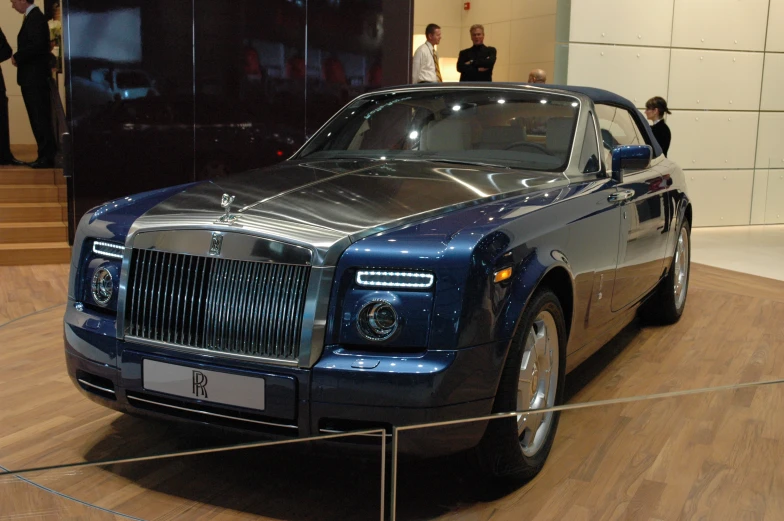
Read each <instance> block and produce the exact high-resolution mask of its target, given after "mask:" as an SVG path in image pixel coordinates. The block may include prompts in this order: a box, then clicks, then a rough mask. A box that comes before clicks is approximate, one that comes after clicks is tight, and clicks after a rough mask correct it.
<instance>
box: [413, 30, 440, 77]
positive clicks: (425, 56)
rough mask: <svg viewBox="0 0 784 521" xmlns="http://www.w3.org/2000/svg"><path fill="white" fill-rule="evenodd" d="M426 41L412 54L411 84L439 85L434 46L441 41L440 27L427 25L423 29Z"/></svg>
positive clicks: (438, 71) (438, 70)
mask: <svg viewBox="0 0 784 521" xmlns="http://www.w3.org/2000/svg"><path fill="white" fill-rule="evenodd" d="M425 38H427V41H426V42H425V43H423V44H422V45H420V46H419V47H418V48H417V50H416V52H414V61H413V63H412V65H411V83H441V82H442V81H444V80H442V79H441V68H440V67H439V66H438V52H437V51H436V45H438V43H439V42H440V41H441V27H439V26H437V25H436V24H427V27H426V28H425Z"/></svg>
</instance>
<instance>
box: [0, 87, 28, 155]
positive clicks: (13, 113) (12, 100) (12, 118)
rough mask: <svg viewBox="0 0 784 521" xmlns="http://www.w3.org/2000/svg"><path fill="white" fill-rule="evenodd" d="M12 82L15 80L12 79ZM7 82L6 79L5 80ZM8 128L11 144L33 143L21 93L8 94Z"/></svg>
mask: <svg viewBox="0 0 784 521" xmlns="http://www.w3.org/2000/svg"><path fill="white" fill-rule="evenodd" d="M13 81H14V83H15V82H16V80H13ZM5 82H6V84H7V83H9V81H8V79H6V80H5ZM8 128H9V129H10V133H11V144H12V145H33V144H35V136H33V129H32V128H31V127H30V118H29V117H28V116H27V109H26V108H25V104H24V100H23V99H22V95H21V94H19V95H11V94H9V95H8Z"/></svg>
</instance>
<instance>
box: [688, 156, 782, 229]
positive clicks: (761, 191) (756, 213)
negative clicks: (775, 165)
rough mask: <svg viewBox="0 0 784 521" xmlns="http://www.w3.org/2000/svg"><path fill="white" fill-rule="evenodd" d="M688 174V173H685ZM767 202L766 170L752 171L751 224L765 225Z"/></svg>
mask: <svg viewBox="0 0 784 521" xmlns="http://www.w3.org/2000/svg"><path fill="white" fill-rule="evenodd" d="M687 173H688V172H687ZM767 201H768V170H764V169H757V170H754V188H753V189H752V192H751V223H750V224H765V205H766V203H767Z"/></svg>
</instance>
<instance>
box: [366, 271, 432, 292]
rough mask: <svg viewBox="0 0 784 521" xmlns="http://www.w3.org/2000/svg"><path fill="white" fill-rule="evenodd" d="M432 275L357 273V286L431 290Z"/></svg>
mask: <svg viewBox="0 0 784 521" xmlns="http://www.w3.org/2000/svg"><path fill="white" fill-rule="evenodd" d="M434 280H435V276H433V274H432V273H423V272H411V271H409V272H406V271H382V270H374V271H357V284H358V285H360V286H366V287H375V288H430V287H432V286H433V281H434Z"/></svg>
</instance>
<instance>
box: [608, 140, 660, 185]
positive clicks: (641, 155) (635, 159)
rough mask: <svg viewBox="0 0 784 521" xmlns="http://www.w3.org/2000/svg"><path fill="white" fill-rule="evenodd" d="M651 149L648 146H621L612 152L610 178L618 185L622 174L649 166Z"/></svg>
mask: <svg viewBox="0 0 784 521" xmlns="http://www.w3.org/2000/svg"><path fill="white" fill-rule="evenodd" d="M652 157H653V148H651V147H650V145H621V146H618V147H615V148H613V150H612V178H613V179H615V180H616V181H618V182H619V183H620V182H622V181H623V175H624V174H630V173H632V172H637V171H639V170H645V169H646V168H650V166H651V158H652Z"/></svg>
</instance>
